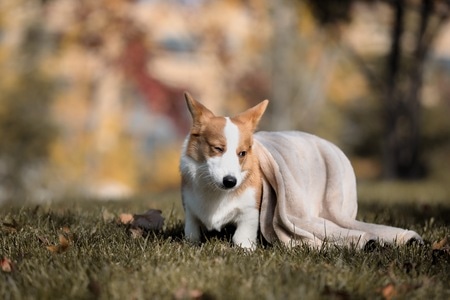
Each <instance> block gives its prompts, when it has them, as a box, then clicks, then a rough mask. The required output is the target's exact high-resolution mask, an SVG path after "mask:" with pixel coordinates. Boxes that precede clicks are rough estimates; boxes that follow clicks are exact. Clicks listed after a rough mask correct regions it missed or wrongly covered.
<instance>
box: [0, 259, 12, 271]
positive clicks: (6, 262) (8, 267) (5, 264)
mask: <svg viewBox="0 0 450 300" xmlns="http://www.w3.org/2000/svg"><path fill="white" fill-rule="evenodd" d="M0 269H1V270H2V271H3V272H5V273H11V272H12V271H13V269H14V265H13V263H12V261H11V260H10V259H8V258H6V257H4V258H3V259H2V260H0Z"/></svg>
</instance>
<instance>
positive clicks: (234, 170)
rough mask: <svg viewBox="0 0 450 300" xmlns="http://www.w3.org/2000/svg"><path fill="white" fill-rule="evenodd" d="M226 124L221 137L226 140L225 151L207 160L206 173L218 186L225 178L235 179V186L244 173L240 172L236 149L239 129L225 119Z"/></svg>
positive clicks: (238, 183)
mask: <svg viewBox="0 0 450 300" xmlns="http://www.w3.org/2000/svg"><path fill="white" fill-rule="evenodd" d="M225 119H226V124H225V127H224V130H223V135H224V137H225V140H226V151H225V152H224V153H223V154H222V155H221V156H214V157H211V158H208V160H207V165H208V172H209V174H210V175H211V177H212V178H213V179H214V181H215V182H216V184H217V185H218V186H220V185H222V182H223V178H224V177H225V176H233V177H235V178H236V180H237V182H236V186H235V187H234V188H237V187H239V185H240V184H241V183H242V181H243V179H244V177H245V173H246V172H242V170H241V165H240V164H239V157H238V154H237V149H238V146H239V135H240V134H239V128H238V127H237V126H236V125H235V124H234V123H233V122H231V120H230V118H225Z"/></svg>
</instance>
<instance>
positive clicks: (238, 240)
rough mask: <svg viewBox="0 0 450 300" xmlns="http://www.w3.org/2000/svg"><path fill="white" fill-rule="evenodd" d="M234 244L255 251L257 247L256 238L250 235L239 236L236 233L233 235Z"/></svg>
mask: <svg viewBox="0 0 450 300" xmlns="http://www.w3.org/2000/svg"><path fill="white" fill-rule="evenodd" d="M233 244H235V245H236V246H239V247H241V248H242V249H245V250H248V251H253V250H255V249H256V240H253V239H251V238H248V237H238V236H236V235H234V236H233Z"/></svg>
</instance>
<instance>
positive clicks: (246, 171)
mask: <svg viewBox="0 0 450 300" xmlns="http://www.w3.org/2000/svg"><path fill="white" fill-rule="evenodd" d="M185 98H186V103H187V107H188V109H189V112H190V113H191V115H192V119H193V124H192V128H191V130H190V133H189V134H188V136H187V138H186V140H185V142H184V144H183V150H182V155H181V161H180V171H181V178H182V180H181V192H182V201H183V207H184V211H185V227H184V233H185V237H186V239H188V240H189V241H192V242H198V241H200V238H201V229H202V228H206V229H207V230H213V229H214V230H218V231H220V229H221V228H222V227H223V226H224V225H227V224H230V223H233V224H234V225H236V231H235V233H234V235H233V238H232V240H233V243H234V244H236V245H238V246H240V247H243V248H246V249H254V248H255V247H256V240H257V233H258V228H259V229H260V231H261V234H262V236H263V237H264V239H265V240H266V241H267V242H269V243H273V242H275V241H276V240H279V241H281V242H282V243H284V244H285V245H296V244H298V242H300V243H306V244H309V245H311V246H313V247H320V246H321V245H322V244H323V243H324V242H331V243H335V244H338V245H339V244H340V245H356V246H358V247H365V245H366V244H368V245H370V244H371V243H373V241H381V242H385V243H397V244H405V243H407V242H408V241H411V240H416V241H419V242H421V241H422V238H421V237H420V235H418V234H417V233H416V232H414V231H411V230H406V229H402V228H396V227H392V226H386V225H378V224H370V223H365V222H361V221H357V220H356V214H357V209H358V205H357V193H356V178H355V174H354V171H353V168H352V166H351V164H350V161H349V160H348V158H347V157H346V156H345V154H344V153H343V152H342V151H341V150H340V149H339V148H338V147H336V146H335V145H334V144H332V143H330V142H328V141H326V140H324V139H321V138H319V137H317V136H314V135H311V134H308V133H304V132H300V131H279V132H257V133H255V134H254V132H255V129H256V127H257V126H258V122H259V120H260V118H261V116H262V115H263V113H264V111H265V110H266V107H267V104H268V100H264V101H262V102H261V103H259V104H258V105H256V106H254V107H252V108H250V109H248V110H246V111H244V112H243V113H241V114H238V115H237V116H235V117H221V116H216V115H214V114H213V113H212V112H211V111H210V110H208V109H207V108H206V107H205V106H203V105H202V104H201V103H199V102H198V101H196V100H195V99H193V98H192V97H191V96H190V95H189V94H187V93H186V94H185Z"/></svg>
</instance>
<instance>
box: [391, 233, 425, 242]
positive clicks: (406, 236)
mask: <svg viewBox="0 0 450 300" xmlns="http://www.w3.org/2000/svg"><path fill="white" fill-rule="evenodd" d="M413 243H417V244H423V239H422V237H421V236H420V235H419V234H418V233H417V232H415V231H412V230H405V232H403V233H402V234H401V235H399V236H398V237H397V244H413Z"/></svg>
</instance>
